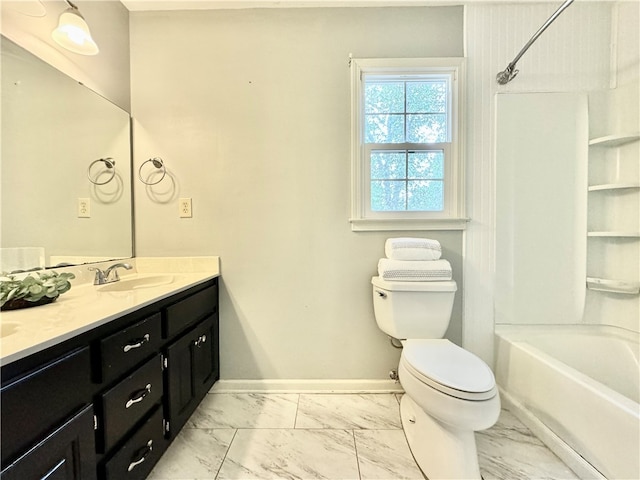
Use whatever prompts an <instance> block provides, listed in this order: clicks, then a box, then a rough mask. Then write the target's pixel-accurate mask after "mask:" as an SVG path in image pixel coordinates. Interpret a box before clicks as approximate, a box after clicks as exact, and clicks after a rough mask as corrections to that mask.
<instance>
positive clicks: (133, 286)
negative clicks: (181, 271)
mask: <svg viewBox="0 0 640 480" xmlns="http://www.w3.org/2000/svg"><path fill="white" fill-rule="evenodd" d="M175 281H176V276H175V275H146V276H142V275H135V276H131V277H130V278H127V277H125V278H123V279H122V280H119V281H117V282H113V283H108V284H107V285H103V286H100V287H98V291H99V292H128V291H131V290H138V289H140V288H153V287H159V286H162V285H169V284H171V283H173V282H175Z"/></svg>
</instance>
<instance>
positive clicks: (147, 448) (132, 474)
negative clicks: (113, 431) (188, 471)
mask: <svg viewBox="0 0 640 480" xmlns="http://www.w3.org/2000/svg"><path fill="white" fill-rule="evenodd" d="M166 444H167V441H166V440H165V439H164V425H163V420H162V408H161V407H160V406H158V407H157V408H156V410H155V411H154V413H153V414H152V415H151V417H150V418H149V419H148V420H147V421H146V422H145V423H144V424H143V425H142V426H141V427H140V428H139V429H138V431H137V432H136V433H134V434H133V436H132V437H131V438H130V439H129V440H128V441H127V443H125V444H124V445H123V446H122V448H120V450H118V451H117V452H116V454H115V455H114V456H113V457H112V458H111V459H110V460H109V461H108V462H107V463H106V464H105V479H106V480H138V479H144V478H146V477H147V475H149V473H150V472H151V470H152V469H153V466H154V465H155V464H156V463H157V462H158V459H159V458H160V456H161V455H162V454H163V453H164V451H165V450H166Z"/></svg>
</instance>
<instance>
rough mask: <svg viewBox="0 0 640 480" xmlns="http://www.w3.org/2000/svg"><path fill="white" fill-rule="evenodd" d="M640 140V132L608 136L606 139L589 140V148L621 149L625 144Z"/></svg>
mask: <svg viewBox="0 0 640 480" xmlns="http://www.w3.org/2000/svg"><path fill="white" fill-rule="evenodd" d="M638 140H640V132H631V133H623V134H619V135H606V136H604V137H598V138H593V139H591V140H589V146H592V147H597V146H599V147H619V146H621V145H624V144H625V143H630V142H636V141H638Z"/></svg>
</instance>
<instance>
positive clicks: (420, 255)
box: [384, 237, 442, 260]
mask: <svg viewBox="0 0 640 480" xmlns="http://www.w3.org/2000/svg"><path fill="white" fill-rule="evenodd" d="M384 254H385V255H386V256H387V258H390V259H391V260H438V259H439V258H440V256H441V255H442V247H441V246H440V242H438V241H437V240H431V239H429V238H406V237H404V238H389V239H387V241H386V242H385V244H384Z"/></svg>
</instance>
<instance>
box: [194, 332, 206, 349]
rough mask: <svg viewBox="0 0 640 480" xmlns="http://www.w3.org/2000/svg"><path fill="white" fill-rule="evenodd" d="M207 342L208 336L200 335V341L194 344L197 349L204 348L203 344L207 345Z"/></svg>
mask: <svg viewBox="0 0 640 480" xmlns="http://www.w3.org/2000/svg"><path fill="white" fill-rule="evenodd" d="M206 342H207V336H206V335H200V336H199V337H198V340H196V341H195V342H193V344H194V345H195V346H196V347H201V346H202V344H204V343H206Z"/></svg>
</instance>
